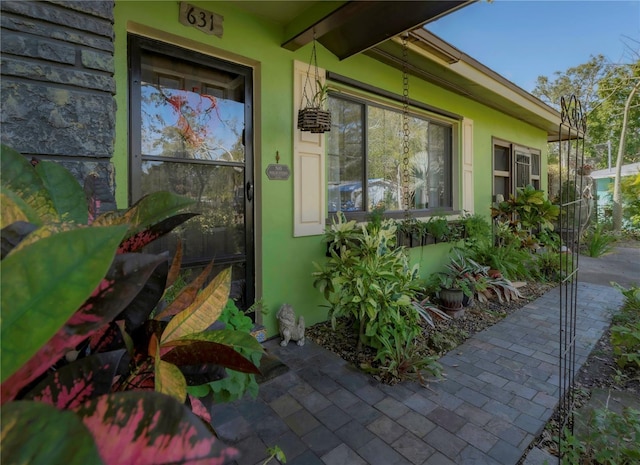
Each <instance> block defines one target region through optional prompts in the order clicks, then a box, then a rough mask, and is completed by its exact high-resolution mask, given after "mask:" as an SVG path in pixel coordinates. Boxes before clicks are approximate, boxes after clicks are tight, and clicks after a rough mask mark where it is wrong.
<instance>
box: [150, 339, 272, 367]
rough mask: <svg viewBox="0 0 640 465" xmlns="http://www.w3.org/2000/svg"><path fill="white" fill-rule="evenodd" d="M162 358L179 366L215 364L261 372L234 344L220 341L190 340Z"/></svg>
mask: <svg viewBox="0 0 640 465" xmlns="http://www.w3.org/2000/svg"><path fill="white" fill-rule="evenodd" d="M212 332H214V331H212ZM215 332H218V331H215ZM243 334H246V333H243ZM248 336H249V337H252V336H251V335H250V334H248ZM182 342H186V341H182ZM162 359H163V360H164V361H166V362H169V363H173V364H174V365H177V366H187V365H191V366H198V365H208V364H215V365H222V366H224V367H226V368H230V369H232V370H235V371H240V372H242V373H253V374H259V373H260V370H259V369H258V367H256V366H255V365H254V364H253V363H251V361H250V360H248V359H247V358H245V357H244V356H243V355H241V354H240V353H239V352H237V351H236V350H235V349H234V348H233V347H232V346H230V345H226V344H220V343H218V342H210V341H190V343H189V344H188V345H180V346H176V347H174V348H173V349H171V350H170V351H169V352H167V353H166V354H164V355H163V356H162Z"/></svg>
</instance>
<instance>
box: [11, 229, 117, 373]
mask: <svg viewBox="0 0 640 465" xmlns="http://www.w3.org/2000/svg"><path fill="white" fill-rule="evenodd" d="M124 232H125V228H124V227H122V226H117V227H110V228H86V229H78V230H74V231H67V232H63V233H60V234H57V235H55V236H52V237H48V238H45V239H42V240H40V241H38V242H36V243H34V244H32V245H31V246H29V247H27V248H24V249H22V250H19V251H16V252H14V253H12V254H10V255H9V256H8V257H7V258H5V259H4V260H2V262H0V283H1V288H2V296H1V300H0V301H1V303H2V321H1V322H0V339H1V341H0V345H1V348H2V360H1V363H0V370H1V371H2V381H4V380H6V379H7V378H8V377H9V376H11V375H12V374H13V373H15V372H16V371H17V370H18V368H19V367H21V366H22V365H23V364H24V363H25V362H26V361H27V360H29V359H30V358H31V357H33V355H35V353H36V352H37V351H38V350H39V349H40V347H42V346H43V345H44V344H45V343H46V342H47V341H48V340H49V339H50V338H51V337H52V336H53V335H54V334H55V333H56V331H58V329H59V328H60V327H62V325H63V324H64V323H65V322H66V321H67V320H68V319H69V317H70V316H71V315H72V314H73V313H74V311H75V310H76V309H77V308H78V307H79V306H80V305H81V304H82V302H84V301H85V300H86V299H87V297H89V296H90V295H91V292H92V291H93V290H94V289H95V287H96V285H97V284H98V283H99V282H100V280H101V279H102V277H103V276H104V275H105V273H106V272H107V270H108V268H109V265H110V264H111V261H112V260H113V256H114V253H115V250H116V247H117V245H118V243H119V242H120V240H121V238H122V235H123V234H124Z"/></svg>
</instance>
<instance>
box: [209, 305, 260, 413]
mask: <svg viewBox="0 0 640 465" xmlns="http://www.w3.org/2000/svg"><path fill="white" fill-rule="evenodd" d="M218 321H220V322H222V323H224V324H225V328H226V329H230V330H233V331H241V332H243V333H247V334H250V333H251V329H252V328H253V321H251V318H249V317H248V316H247V315H245V314H244V313H243V312H242V310H240V309H238V307H237V306H236V304H235V302H234V301H233V300H232V299H229V300H228V301H227V305H226V306H225V308H224V309H223V310H222V313H221V314H220V317H219V318H218ZM236 350H237V351H238V352H239V353H240V354H242V355H243V356H244V357H246V358H247V359H249V360H251V363H253V364H254V365H255V366H260V359H261V358H262V353H260V352H256V351H251V350H247V349H245V348H244V347H236ZM225 370H226V372H227V376H226V377H225V378H222V379H220V380H218V381H213V382H211V383H209V384H208V385H204V386H198V387H197V388H198V389H199V390H200V392H199V393H198V394H199V395H200V397H202V394H206V392H202V391H205V390H206V389H204V388H206V387H208V388H209V389H211V392H212V393H213V399H214V400H215V401H216V402H233V401H234V400H237V399H240V398H242V397H243V396H244V395H245V393H248V394H250V395H251V397H253V398H254V399H255V398H256V397H257V395H258V382H257V381H256V376H255V374H253V373H242V372H240V371H235V370H230V369H228V368H225Z"/></svg>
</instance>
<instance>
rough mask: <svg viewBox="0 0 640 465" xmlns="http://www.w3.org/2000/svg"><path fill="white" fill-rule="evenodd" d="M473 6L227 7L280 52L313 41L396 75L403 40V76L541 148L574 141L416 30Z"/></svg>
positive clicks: (529, 98)
mask: <svg viewBox="0 0 640 465" xmlns="http://www.w3.org/2000/svg"><path fill="white" fill-rule="evenodd" d="M475 1H477V0H443V1H439V0H428V1H240V2H236V3H235V6H237V7H238V8H241V9H244V10H247V11H250V12H252V13H253V14H257V15H259V16H264V17H268V18H270V19H272V20H274V21H277V22H279V23H280V24H282V26H283V42H282V47H284V48H286V49H287V50H292V51H294V50H298V49H299V48H300V47H303V46H304V45H306V44H308V43H310V42H312V41H313V39H314V37H315V39H316V40H317V41H318V42H319V43H320V44H322V45H323V46H324V47H325V48H326V49H328V50H329V51H330V52H332V53H333V54H334V55H335V56H337V57H338V58H339V59H341V60H343V59H347V58H348V57H350V56H353V55H357V54H359V53H364V54H366V55H368V56H370V57H372V58H374V59H376V60H378V61H381V62H383V63H386V64H387V65H389V66H392V67H395V68H398V69H402V67H403V52H402V45H401V39H400V37H402V36H403V35H405V34H408V39H409V40H408V42H409V43H408V70H409V72H410V73H411V74H413V75H415V76H417V77H419V78H421V79H424V80H426V81H429V82H432V83H434V84H436V85H438V86H440V87H442V88H444V89H447V90H449V91H452V92H455V93H457V94H460V95H463V96H465V97H468V98H470V99H472V100H474V101H476V102H479V103H481V104H483V105H486V106H488V107H490V108H494V109H496V110H498V111H500V112H502V113H504V114H506V115H509V116H511V117H513V118H516V119H518V120H521V121H524V122H526V123H528V124H530V125H532V126H534V127H536V128H539V129H541V130H543V131H545V132H546V134H547V139H548V141H549V142H554V141H558V140H565V139H568V138H575V137H576V135H575V133H570V131H567V130H564V129H563V130H562V131H560V129H559V128H560V113H559V112H558V111H557V110H555V109H554V108H552V107H550V106H549V105H547V104H545V103H544V102H542V101H541V100H539V99H538V98H536V97H534V96H533V95H531V94H529V93H528V92H526V91H525V90H524V89H522V88H520V87H518V86H517V85H515V84H514V83H512V82H510V81H509V80H507V79H505V78H504V77H502V76H501V75H499V74H498V73H496V72H495V71H493V70H491V69H489V68H487V67H486V66H484V65H483V64H482V63H480V62H478V61H476V60H475V59H473V58H472V57H470V56H469V55H467V54H465V53H463V52H462V51H460V50H458V49H456V48H455V47H453V46H452V45H451V44H449V43H447V42H445V41H444V40H442V39H440V38H439V37H437V36H436V35H434V34H432V33H430V32H429V31H427V30H426V29H424V27H423V26H424V25H425V24H428V23H429V22H432V21H434V20H436V19H438V18H440V17H442V16H444V15H447V14H449V13H452V12H455V11H456V10H459V9H461V8H464V7H465V6H468V5H470V4H472V3H474V2H475Z"/></svg>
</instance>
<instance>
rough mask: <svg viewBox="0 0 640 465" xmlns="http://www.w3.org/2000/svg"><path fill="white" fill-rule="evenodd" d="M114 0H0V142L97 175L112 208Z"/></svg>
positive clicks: (104, 205)
mask: <svg viewBox="0 0 640 465" xmlns="http://www.w3.org/2000/svg"><path fill="white" fill-rule="evenodd" d="M113 8H114V2H113V1H95V0H94V1H50V2H31V1H28V2H26V1H5V0H2V2H0V12H1V16H0V26H1V36H0V53H1V58H0V59H1V68H0V80H1V81H0V90H1V94H0V109H1V114H0V124H1V125H2V126H1V128H0V130H1V140H2V143H3V144H5V145H8V146H9V147H11V148H13V149H15V150H17V151H19V152H20V153H22V154H24V155H25V156H28V157H29V158H31V157H36V158H39V159H50V160H55V161H58V162H61V163H62V164H63V165H64V166H65V167H67V168H68V169H69V170H71V172H73V173H74V175H75V176H76V178H77V179H78V180H79V181H80V183H81V184H84V180H85V178H86V177H87V176H88V175H91V176H92V177H93V178H94V180H97V181H98V190H99V191H100V194H99V195H100V197H101V198H100V200H101V208H100V209H101V210H102V211H104V210H109V209H113V208H115V199H114V192H115V173H114V167H113V164H112V163H111V157H112V156H113V147H114V139H115V110H116V105H115V101H114V98H113V97H114V94H115V92H116V89H115V79H114V61H113V50H114V45H113V38H114V37H113V36H114V33H113Z"/></svg>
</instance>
